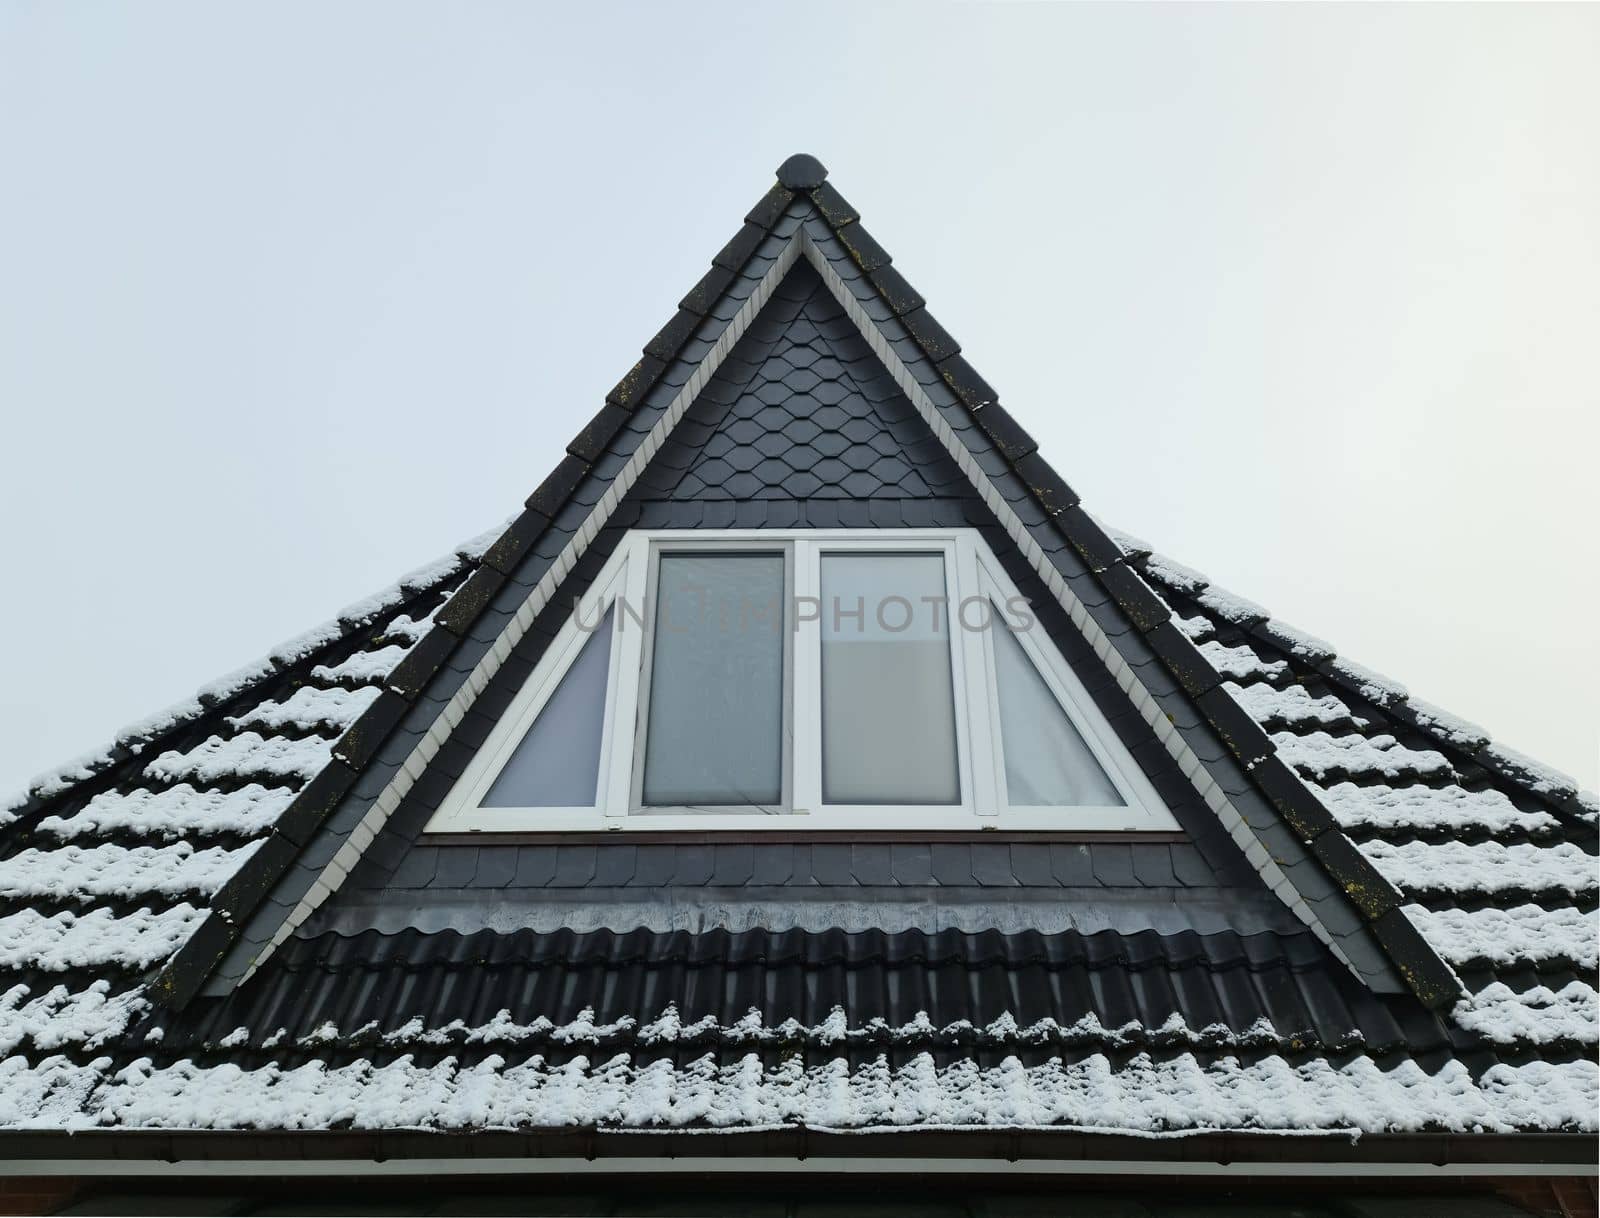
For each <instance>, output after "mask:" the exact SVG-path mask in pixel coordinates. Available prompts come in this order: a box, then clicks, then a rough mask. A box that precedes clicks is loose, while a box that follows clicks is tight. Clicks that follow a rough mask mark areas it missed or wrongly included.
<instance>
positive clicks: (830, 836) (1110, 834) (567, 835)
mask: <svg viewBox="0 0 1600 1218" xmlns="http://www.w3.org/2000/svg"><path fill="white" fill-rule="evenodd" d="M422 840H423V841H424V842H425V843H426V844H427V845H429V846H585V845H588V846H593V845H608V846H616V845H623V844H628V845H646V846H676V845H695V846H700V845H708V844H714V845H729V846H734V845H738V846H748V845H754V844H770V845H785V844H787V845H793V844H807V843H834V844H836V843H840V842H908V843H910V842H1061V843H1078V844H1085V845H1086V844H1089V843H1092V842H1143V843H1148V844H1163V843H1164V844H1169V845H1170V844H1173V843H1177V842H1186V841H1188V840H1189V837H1188V835H1187V834H1185V833H1182V832H1175V831H1168V830H1164V829H1001V828H998V827H997V828H993V829H983V828H978V827H974V828H971V829H920V830H919V829H915V828H910V827H908V828H905V829H803V828H795V829H775V830H752V831H751V832H749V833H740V832H738V831H729V830H727V829H700V830H693V829H632V830H629V831H626V832H623V831H619V830H612V831H609V832H606V831H598V832H597V831H594V830H580V831H573V830H568V831H561V830H550V831H544V832H531V831H528V830H514V831H504V830H495V831H489V830H481V831H478V832H471V833H429V834H427V835H426V836H425V837H424V838H423V839H422Z"/></svg>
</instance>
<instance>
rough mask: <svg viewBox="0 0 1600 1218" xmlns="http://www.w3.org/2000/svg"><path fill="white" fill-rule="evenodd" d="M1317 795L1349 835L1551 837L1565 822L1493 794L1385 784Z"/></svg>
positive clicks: (1347, 785)
mask: <svg viewBox="0 0 1600 1218" xmlns="http://www.w3.org/2000/svg"><path fill="white" fill-rule="evenodd" d="M1317 793H1318V794H1319V795H1321V796H1322V800H1323V802H1324V803H1325V804H1327V805H1328V809H1329V811H1331V812H1332V813H1333V814H1334V816H1335V817H1336V818H1337V819H1338V821H1339V823H1340V824H1341V825H1343V826H1344V827H1345V828H1347V829H1376V830H1379V831H1380V832H1381V831H1384V830H1399V829H1412V830H1419V831H1427V830H1437V829H1454V830H1460V829H1481V830H1484V831H1486V832H1489V833H1503V832H1505V831H1507V830H1511V829H1520V830H1523V831H1524V832H1527V833H1546V832H1554V831H1555V830H1557V829H1559V828H1560V827H1561V822H1560V821H1558V820H1557V819H1556V818H1555V817H1553V816H1551V815H1550V814H1549V813H1548V812H1524V811H1523V810H1522V809H1520V808H1518V807H1517V806H1516V805H1515V804H1514V803H1512V802H1511V800H1510V799H1508V798H1507V797H1506V796H1505V794H1503V793H1502V792H1500V791H1496V790H1493V789H1489V790H1485V791H1468V790H1467V789H1466V788H1464V787H1425V786H1411V787H1390V786H1384V785H1382V784H1378V785H1375V786H1370V787H1361V786H1357V785H1356V784H1355V783H1353V782H1341V783H1339V784H1337V785H1336V786H1332V787H1318V788H1317Z"/></svg>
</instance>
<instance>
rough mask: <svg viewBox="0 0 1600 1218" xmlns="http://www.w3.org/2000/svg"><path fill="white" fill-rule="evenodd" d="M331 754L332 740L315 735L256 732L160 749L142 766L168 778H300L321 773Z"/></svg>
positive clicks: (154, 775) (149, 772)
mask: <svg viewBox="0 0 1600 1218" xmlns="http://www.w3.org/2000/svg"><path fill="white" fill-rule="evenodd" d="M332 755H333V742H332V741H330V740H323V739H321V738H320V737H317V736H306V737H304V738H302V739H299V740H291V739H288V738H287V737H283V736H270V737H264V736H262V735H261V734H260V733H259V732H240V733H239V734H238V735H237V736H232V737H225V736H212V737H210V738H209V739H207V740H205V741H203V742H202V743H200V744H197V745H196V746H195V747H194V748H192V749H190V750H189V751H188V752H187V753H179V752H175V751H174V752H167V753H162V754H161V756H159V757H157V758H156V759H155V760H154V761H152V762H151V763H150V764H149V765H147V766H145V768H144V773H145V776H146V777H147V778H155V779H160V780H164V781H168V782H179V781H182V780H184V779H194V780H196V781H198V782H203V783H210V782H216V781H218V780H219V779H225V778H234V777H249V778H301V779H304V780H306V781H308V782H309V781H310V780H311V779H313V778H315V777H316V776H317V775H318V774H320V773H321V772H322V770H323V767H325V766H326V765H327V764H328V759H329V758H330V757H331V756H332Z"/></svg>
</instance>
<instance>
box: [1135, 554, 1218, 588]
mask: <svg viewBox="0 0 1600 1218" xmlns="http://www.w3.org/2000/svg"><path fill="white" fill-rule="evenodd" d="M1144 569H1145V570H1146V571H1147V572H1148V573H1149V574H1151V575H1153V576H1154V577H1155V578H1156V579H1157V580H1159V581H1160V582H1161V583H1163V584H1165V585H1166V586H1167V587H1169V588H1171V589H1173V591H1175V592H1182V593H1184V594H1185V595H1188V596H1193V595H1195V594H1196V593H1199V592H1202V591H1204V590H1205V589H1206V588H1207V587H1209V586H1210V584H1211V579H1210V577H1209V576H1206V575H1202V574H1201V573H1200V572H1198V571H1196V570H1195V569H1194V568H1193V567H1186V566H1184V565H1183V564H1182V563H1179V562H1173V561H1172V559H1170V558H1167V557H1166V556H1165V555H1161V554H1152V555H1150V557H1149V558H1147V559H1145V560H1144Z"/></svg>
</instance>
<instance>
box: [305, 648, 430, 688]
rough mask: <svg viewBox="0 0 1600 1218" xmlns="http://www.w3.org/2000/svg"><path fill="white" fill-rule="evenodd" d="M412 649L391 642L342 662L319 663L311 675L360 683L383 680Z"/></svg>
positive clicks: (327, 679)
mask: <svg viewBox="0 0 1600 1218" xmlns="http://www.w3.org/2000/svg"><path fill="white" fill-rule="evenodd" d="M410 650H411V649H410V648H409V647H402V646H401V645H400V644H398V643H391V644H390V645H389V646H387V647H380V648H378V649H377V650H376V651H358V652H356V653H355V654H354V655H353V656H351V657H350V658H349V659H347V660H345V661H344V662H343V663H342V664H334V665H328V664H318V665H317V666H316V667H315V668H313V669H312V670H311V675H312V677H314V678H315V679H316V680H318V681H350V682H353V683H355V684H358V685H359V684H367V683H371V682H376V681H382V680H383V679H384V678H385V677H387V676H388V675H389V674H390V673H391V672H393V671H394V669H395V665H397V664H399V663H400V661H401V660H403V659H405V658H406V652H408V651H410Z"/></svg>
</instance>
